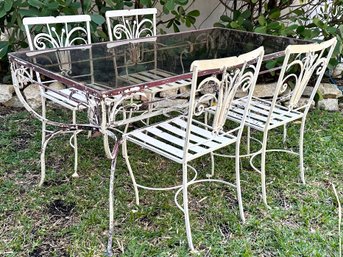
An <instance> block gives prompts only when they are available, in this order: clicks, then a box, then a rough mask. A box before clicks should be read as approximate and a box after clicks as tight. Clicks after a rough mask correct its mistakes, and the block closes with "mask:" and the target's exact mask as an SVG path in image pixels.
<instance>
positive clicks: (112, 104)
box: [106, 92, 147, 123]
mask: <svg viewBox="0 0 343 257" xmlns="http://www.w3.org/2000/svg"><path fill="white" fill-rule="evenodd" d="M135 96H141V97H147V95H146V94H145V93H143V92H137V93H135V94H131V95H126V96H123V97H121V98H112V99H107V102H106V104H107V105H108V106H109V107H108V108H109V109H110V111H109V115H108V121H109V123H113V122H116V121H117V115H118V114H119V113H120V114H122V115H123V117H122V119H127V118H129V117H131V115H132V112H134V111H139V109H140V107H141V106H142V103H135V102H133V97H135ZM127 101H129V103H126V102H127Z"/></svg>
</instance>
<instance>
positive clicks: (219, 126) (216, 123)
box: [184, 47, 264, 160]
mask: <svg viewBox="0 0 343 257" xmlns="http://www.w3.org/2000/svg"><path fill="white" fill-rule="evenodd" d="M263 56H264V48H263V47H260V48H258V49H256V50H254V51H251V52H249V53H246V54H242V55H240V56H238V57H228V58H222V59H213V60H200V61H194V62H193V63H192V65H191V71H192V72H193V76H192V87H191V92H190V100H189V111H188V118H187V119H188V121H187V129H186V140H185V148H184V149H185V155H186V156H184V159H186V160H187V153H188V145H189V141H190V133H191V126H192V122H193V121H194V120H195V119H194V116H200V115H201V114H202V113H204V112H205V111H206V109H207V108H209V107H211V106H213V105H214V104H216V108H215V112H214V114H213V122H212V126H210V127H211V129H212V133H213V135H214V136H216V135H218V134H222V133H223V134H225V131H224V124H225V122H226V117H227V115H228V112H229V110H230V108H231V106H232V104H233V100H234V98H235V96H236V93H237V91H238V90H239V89H240V90H243V91H244V92H247V93H248V100H247V105H246V106H245V109H244V113H243V117H242V122H241V123H240V124H239V125H238V127H237V128H235V129H233V130H230V131H231V132H234V131H237V132H238V135H237V137H238V140H240V137H241V135H242V131H243V128H244V122H245V118H246V115H247V112H248V110H249V106H250V100H251V97H252V93H253V91H254V88H255V85H256V80H257V76H258V73H259V71H260V67H261V63H262V59H263ZM215 70H216V72H215V73H214V75H211V76H209V77H207V78H205V79H203V80H202V81H199V73H200V72H206V73H207V72H209V73H210V72H212V73H213V72H214V71H215ZM218 70H219V72H218ZM196 96H197V97H196Z"/></svg>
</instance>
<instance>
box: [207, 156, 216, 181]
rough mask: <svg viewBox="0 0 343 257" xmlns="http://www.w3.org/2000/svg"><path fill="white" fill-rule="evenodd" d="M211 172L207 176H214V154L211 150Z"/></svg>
mask: <svg viewBox="0 0 343 257" xmlns="http://www.w3.org/2000/svg"><path fill="white" fill-rule="evenodd" d="M210 155H211V173H207V174H206V177H207V178H212V177H213V176H214V154H213V152H211V154H210Z"/></svg>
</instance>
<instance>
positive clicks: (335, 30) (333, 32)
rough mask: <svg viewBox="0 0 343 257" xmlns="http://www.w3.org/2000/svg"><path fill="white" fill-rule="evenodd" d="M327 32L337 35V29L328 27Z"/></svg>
mask: <svg viewBox="0 0 343 257" xmlns="http://www.w3.org/2000/svg"><path fill="white" fill-rule="evenodd" d="M326 30H327V32H329V33H330V34H332V35H335V34H336V32H337V29H336V28H335V27H327V29H326Z"/></svg>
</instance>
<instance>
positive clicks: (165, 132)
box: [125, 117, 237, 163]
mask: <svg viewBox="0 0 343 257" xmlns="http://www.w3.org/2000/svg"><path fill="white" fill-rule="evenodd" d="M186 127H187V118H186V117H177V118H174V119H171V120H168V121H165V122H161V123H158V124H156V125H152V126H150V127H146V128H143V129H139V130H135V131H133V132H131V133H128V134H126V136H125V138H126V139H127V140H128V141H131V142H134V143H135V144H137V145H140V146H142V147H145V148H147V149H149V150H151V151H153V152H155V153H159V154H161V155H162V156H164V157H166V158H168V159H170V160H173V161H175V162H177V163H183V162H184V160H183V155H184V144H185V140H184V139H185V137H186ZM236 140H237V137H236V136H235V135H234V134H230V133H219V134H215V133H212V131H211V129H210V128H209V127H208V126H207V125H205V124H204V123H202V122H199V121H195V120H193V122H192V126H191V134H190V141H191V142H190V146H189V149H188V154H189V156H188V160H189V161H191V160H193V159H195V158H198V157H200V156H202V155H205V154H208V153H210V152H213V151H215V150H217V149H220V148H222V147H225V146H227V145H230V144H232V143H234V142H236Z"/></svg>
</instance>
